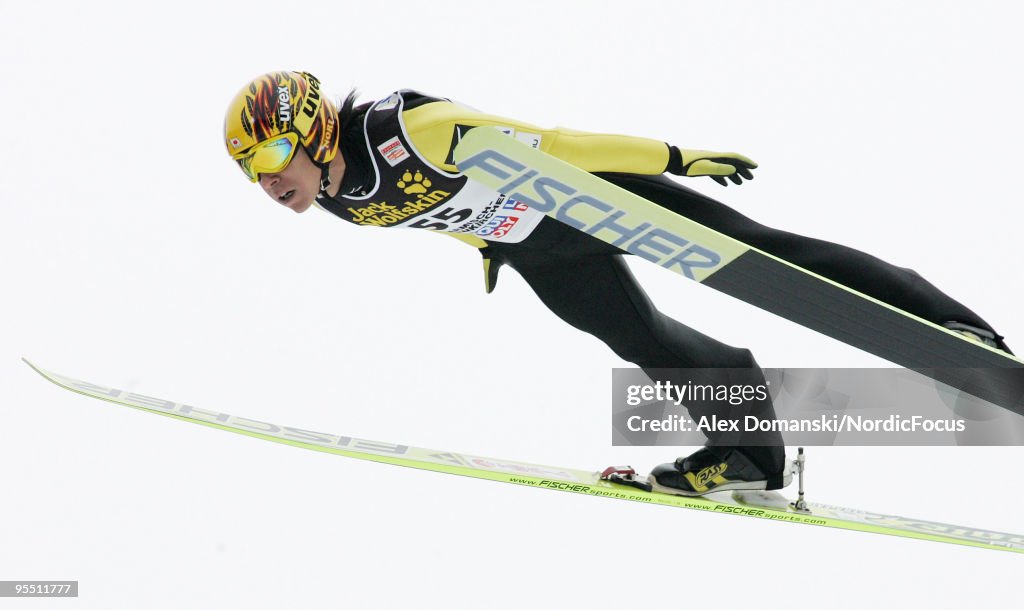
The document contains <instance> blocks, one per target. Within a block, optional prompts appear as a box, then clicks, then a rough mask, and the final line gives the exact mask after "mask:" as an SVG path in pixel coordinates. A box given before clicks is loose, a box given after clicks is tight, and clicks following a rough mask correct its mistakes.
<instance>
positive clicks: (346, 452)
mask: <svg viewBox="0 0 1024 610" xmlns="http://www.w3.org/2000/svg"><path fill="white" fill-rule="evenodd" d="M25 362H26V363H27V364H28V365H29V366H31V367H32V368H33V369H35V371H36V372H38V373H39V374H40V375H42V376H43V377H45V378H46V379H48V380H50V381H52V382H53V383H55V384H57V385H58V386H60V387H62V388H65V389H67V390H71V391H73V392H77V393H79V394H84V395H85V396H90V397H92V398H99V399H101V400H106V401H109V402H112V403H115V404H118V405H123V406H126V407H131V408H133V409H138V410H140V411H148V412H150V413H157V414H159V415H163V416H165V417H171V418H174V419H178V420H181V421H186V422H190V423H194V424H200V425H202V426H207V427H210V428H218V429H220V430H227V431H228V432H235V433H237V434H244V435H246V436H250V437H253V438H258V439H262V440H266V441H272V442H275V443H281V444H284V445H291V446H293V447H302V448H304V449H312V450H314V451H322V452H324V453H333V454H335V455H341V456H345V457H350V458H356V459H360V460H368V461H371V462H382V463H385V464H393V465H396V466H406V467H409V468H416V469H418V470H432V471H435V472H444V473H447V474H457V475H462V476H466V477H472V478H475V479H488V480H491V481H500V482H503V483H514V484H517V485H526V486H529V487H537V488H540V489H549V490H555V491H566V492H571V493H577V494H583V495H587V496H595V497H604V498H615V499H620V500H632V501H634V502H643V503H645V504H661V505H665V506H676V507H680V508H691V509H696V510H702V511H707V512H714V513H721V514H723V515H730V516H746V517H756V518H759V519H766V520H769V521H785V522H790V523H803V524H807V525H819V526H822V527H832V528H839V529H846V530H853V531H859V532H873V533H877V534H888V535H891V536H900V537H903V538H917V539H920V540H933V541H936V542H946V543H951V544H959V545H964V546H973V547H979V548H986V549H994V550H1002V551H1012V552H1016V553H1024V536H1022V535H1018V534H1008V533H1004V532H994V531H989V530H983V529H978V528H972V527H961V526H957V525H949V524H945V523H935V522H931V521H922V520H919V519H906V518H903V517H896V516H891V515H882V514H877V513H871V512H867V511H860V510H851V509H847V508H840V507H837V506H827V505H820V504H808V508H809V512H800V511H795V510H793V509H789V508H782V507H779V508H769V507H764V506H752V505H746V504H742V503H740V502H738V501H736V500H734V499H733V498H732V497H731V496H730V495H729V494H728V493H712V494H709V495H708V496H705V497H683V496H673V495H668V494H662V493H657V492H649V491H643V490H641V489H636V488H632V487H625V486H621V485H616V484H613V483H610V482H608V481H605V480H602V479H601V477H600V475H599V473H597V472H587V471H583V470H574V469H570V468H559V467H555V466H542V465H538V464H528V463H524V462H516V461H512V460H503V459H496V458H487V457H480V456H475V455H467V454H461V453H454V452H451V451H435V450H432V449H421V448H419V447H412V446H409V445H402V444H395V443H383V442H378V441H370V440H365V439H359V438H354V437H351V436H341V435H337V434H328V433H324V432H316V431H313V430H306V429H302V428H294V427H290V426H281V425H278V424H272V423H269V422H265V421H260V420H255V419H250V418H246V417H239V416H236V415H230V414H228V413H220V412H216V411H210V410H207V409H197V408H194V407H191V406H189V405H187V404H183V403H179V402H173V401H170V400H164V399H162V398H154V397H152V396H146V395H144V394H138V393H135V392H127V391H124V390H118V389H115V388H108V387H104V386H100V385H96V384H94V383H89V382H87V381H81V380H78V379H72V378H70V377H65V376H64V375H58V374H56V373H51V372H48V371H45V370H43V369H41V368H39V367H37V366H35V365H34V364H32V363H30V362H28V361H27V360H26V361H25Z"/></svg>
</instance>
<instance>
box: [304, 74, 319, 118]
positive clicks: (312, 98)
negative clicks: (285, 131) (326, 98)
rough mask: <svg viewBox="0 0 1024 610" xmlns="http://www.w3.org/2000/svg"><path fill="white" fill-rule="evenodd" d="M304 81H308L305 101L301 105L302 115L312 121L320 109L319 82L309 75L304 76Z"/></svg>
mask: <svg viewBox="0 0 1024 610" xmlns="http://www.w3.org/2000/svg"><path fill="white" fill-rule="evenodd" d="M306 79H307V80H308V81H309V91H307V92H306V101H305V103H303V104H302V113H303V114H305V115H306V116H307V117H309V118H311V119H312V118H313V117H315V116H316V113H317V110H319V109H320V81H318V80H317V79H315V78H313V76H312V75H310V74H307V75H306Z"/></svg>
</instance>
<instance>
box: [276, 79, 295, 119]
mask: <svg viewBox="0 0 1024 610" xmlns="http://www.w3.org/2000/svg"><path fill="white" fill-rule="evenodd" d="M277 120H278V121H280V122H282V123H288V122H290V121H291V120H292V96H291V94H290V93H289V92H288V87H284V86H279V87H278V88H277Z"/></svg>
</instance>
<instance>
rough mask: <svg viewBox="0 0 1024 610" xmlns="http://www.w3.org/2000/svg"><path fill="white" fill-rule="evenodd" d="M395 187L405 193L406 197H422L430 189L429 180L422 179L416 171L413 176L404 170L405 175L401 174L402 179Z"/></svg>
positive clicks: (421, 175)
mask: <svg viewBox="0 0 1024 610" xmlns="http://www.w3.org/2000/svg"><path fill="white" fill-rule="evenodd" d="M396 185H397V186H398V188H400V189H402V190H403V191H405V194H406V195H423V194H424V193H426V192H427V189H428V188H430V185H431V182H430V178H424V177H423V174H421V173H420V170H416V173H415V174H414V173H412V172H410V171H409V170H405V173H404V174H402V179H401V180H399V181H398V182H397V183H396Z"/></svg>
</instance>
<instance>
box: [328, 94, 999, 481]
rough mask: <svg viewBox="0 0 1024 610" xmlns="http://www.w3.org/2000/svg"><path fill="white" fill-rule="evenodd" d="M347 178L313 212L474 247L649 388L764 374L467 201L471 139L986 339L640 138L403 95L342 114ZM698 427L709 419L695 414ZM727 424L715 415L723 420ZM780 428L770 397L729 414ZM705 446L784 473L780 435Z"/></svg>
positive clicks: (504, 212) (886, 275) (569, 236)
mask: <svg viewBox="0 0 1024 610" xmlns="http://www.w3.org/2000/svg"><path fill="white" fill-rule="evenodd" d="M342 121H343V126H342V138H341V146H342V154H343V156H344V159H345V162H346V172H345V176H344V180H343V184H342V185H341V190H340V191H339V193H338V194H337V195H336V196H334V197H330V196H328V195H327V194H326V192H322V193H321V195H320V197H319V198H318V205H319V206H320V207H322V208H324V209H326V210H327V211H330V212H331V213H333V214H336V215H338V216H340V217H341V218H344V219H345V220H348V221H350V222H355V223H357V224H363V225H370V226H382V227H390V226H402V227H419V228H426V229H429V230H435V231H441V232H446V233H449V234H451V235H453V236H455V237H458V238H459V239H462V240H463V241H466V242H467V243H470V244H471V245H474V246H476V247H477V248H479V249H480V251H481V253H482V254H483V256H484V261H485V276H486V280H487V290H488V291H490V290H491V289H493V287H494V283H495V281H496V279H497V269H498V267H500V266H501V265H502V264H507V265H509V266H510V267H512V268H514V269H515V270H516V271H517V272H518V273H519V274H520V275H521V276H522V277H523V278H524V279H525V280H526V282H527V283H528V284H529V285H530V286H531V287H532V289H533V290H534V291H535V292H536V294H537V296H538V297H540V299H541V301H542V302H543V303H544V304H545V305H546V306H547V307H548V308H549V309H550V310H551V311H553V312H554V313H555V314H556V315H558V316H559V317H560V318H562V319H563V320H565V321H566V322H568V323H569V324H571V325H573V326H574V327H576V328H578V329H580V330H582V331H584V332H587V333H590V334H592V335H594V336H596V337H597V338H599V339H601V340H602V341H603V342H605V343H606V344H607V345H608V347H610V348H611V349H612V350H613V351H614V352H615V353H616V354H618V355H619V356H620V357H621V358H622V359H624V360H626V361H628V362H632V363H634V364H636V365H637V366H639V367H641V368H643V369H644V370H645V371H647V372H648V374H650V375H651V376H652V378H654V379H656V380H663V381H669V382H672V381H674V380H673V374H672V370H673V369H681V368H721V369H746V370H747V371H749V375H748V376H747V378H746V379H736V378H735V377H732V378H731V382H733V383H736V382H740V383H749V384H751V385H758V384H760V383H763V374H762V373H761V371H760V368H759V367H758V365H757V362H756V361H755V360H754V357H753V356H752V354H751V353H750V351H749V350H747V349H743V348H738V347H733V346H730V345H726V344H724V343H722V342H720V341H717V340H715V339H713V338H711V337H709V336H707V335H704V334H702V333H700V332H698V331H696V330H694V329H692V328H689V327H687V326H685V325H683V324H681V323H680V322H678V321H676V320H674V319H672V318H669V317H668V316H666V315H664V314H662V313H660V312H659V311H658V310H657V309H656V308H655V306H654V305H653V304H652V303H651V301H650V299H649V298H648V297H647V295H646V294H645V293H644V291H643V289H642V288H641V287H640V285H639V284H638V283H637V281H636V279H635V278H634V276H633V275H632V274H631V273H630V271H629V268H628V267H627V266H626V264H625V262H624V261H623V252H622V251H621V250H619V249H617V248H615V247H613V246H611V245H609V244H607V243H605V242H602V241H600V240H598V239H596V238H594V237H591V236H589V235H586V234H584V233H582V232H579V231H577V230H575V229H573V228H571V227H568V226H566V225H564V224H562V223H560V222H558V221H556V220H554V219H551V218H548V217H546V216H544V215H543V214H539V213H534V214H533V215H531V214H530V211H529V210H524V209H523V208H524V206H521V205H518V204H517V202H514V201H509V200H506V199H505V198H504V197H503V196H502V195H499V194H496V193H488V192H486V191H479V189H478V190H474V189H475V188H476V186H475V185H474V183H471V182H469V181H468V180H467V178H466V177H465V176H463V175H461V174H459V173H458V169H457V168H456V167H455V165H454V164H453V163H452V151H453V149H454V147H455V145H456V144H457V143H458V141H459V138H460V137H461V135H462V134H464V133H465V132H466V131H467V130H469V129H473V128H476V127H479V126H494V127H498V128H499V129H502V130H503V131H505V132H506V133H507V134H508V135H509V136H510V137H515V138H517V139H520V140H522V141H524V142H527V143H528V144H530V145H532V146H534V147H536V148H540V149H541V150H542V151H544V152H546V153H548V154H550V155H553V156H555V157H558V158H560V159H563V160H565V161H567V162H569V163H571V164H573V165H575V166H577V167H579V168H581V169H584V170H587V171H589V172H592V173H594V174H597V175H599V176H601V177H602V178H604V179H606V180H608V181H610V182H612V183H614V184H616V185H618V186H620V187H623V188H625V189H627V190H629V191H631V192H633V193H636V194H637V195H640V196H641V197H644V198H646V199H648V200H650V201H653V202H655V203H657V204H659V205H661V206H664V207H665V208H668V209H670V210H672V211H674V212H676V213H678V214H681V215H683V216H685V217H687V218H690V219H692V220H694V221H696V222H699V223H701V224H703V225H706V226H708V227H711V228H713V229H715V230H717V231H720V232H722V233H724V234H726V235H729V236H731V237H733V238H735V239H738V240H739V241H742V242H744V243H746V244H748V245H751V246H754V247H757V248H760V249H761V250H764V251H766V252H768V253H770V254H773V255H775V256H778V257H780V258H782V259H784V260H786V261H789V262H791V263H793V264H796V265H798V266H800V267H803V268H805V269H808V270H810V271H813V272H815V273H818V274H820V275H822V276H825V277H827V278H829V279H832V280H833V281H836V282H839V283H841V284H843V285H845V286H848V287H850V288H853V289H854V290H857V291H859V292H862V293H864V294H867V295H870V296H872V297H875V298H877V299H879V300H881V301H884V302H886V303H889V304H891V305H893V306H895V307H898V308H900V309H903V310H905V311H907V312H910V313H913V314H915V315H917V316H919V317H922V318H924V319H926V320H929V321H932V322H936V323H939V324H941V323H944V322H947V321H959V322H963V323H966V324H970V325H972V326H976V327H979V328H983V329H987V330H991V327H990V326H989V325H988V324H986V323H985V321H984V320H982V319H981V318H980V317H978V316H977V315H976V314H975V313H973V312H972V311H970V310H969V309H967V308H966V307H964V306H963V305H961V304H960V303H958V302H956V301H954V300H953V299H951V298H950V297H948V296H947V295H945V294H943V293H942V292H941V291H939V290H938V289H937V288H935V287H934V286H933V285H932V284H930V283H928V282H927V281H925V280H924V279H923V278H922V277H921V276H919V275H918V274H917V273H915V272H914V271H912V270H910V269H904V268H900V267H896V266H894V265H891V264H889V263H886V262H884V261H881V260H879V259H877V258H875V257H872V256H870V255H867V254H864V253H862V252H859V251H856V250H853V249H851V248H847V247H845V246H840V245H836V244H833V243H829V242H825V241H821V240H817V239H811V238H807V237H803V236H800V235H795V234H792V233H787V232H784V231H778V230H775V229H771V228H769V227H766V226H763V225H761V224H758V223H756V222H754V221H753V220H751V219H749V218H746V217H745V216H743V215H741V214H739V213H738V212H736V211H734V210H732V209H730V208H729V207H727V206H726V205H724V204H722V203H719V202H718V201H715V200H714V199H711V198H710V197H708V196H706V195H703V194H701V193H698V192H696V191H694V190H692V189H690V188H687V187H685V186H682V185H680V184H678V183H677V182H675V181H674V180H672V179H669V178H667V177H665V176H663V175H662V174H664V173H665V172H666V171H667V170H669V169H670V168H671V165H672V164H671V161H672V159H671V157H672V147H671V146H669V145H667V144H666V143H664V142H660V141H657V140H650V139H644V138H636V137H628V136H616V135H604V134H594V133H584V132H579V131H574V130H570V129H565V128H556V129H541V128H539V127H536V126H533V125H529V124H526V123H523V122H520V121H515V120H510V119H506V118H502V117H497V116H492V115H488V114H483V113H481V112H478V111H475V110H472V109H470V108H467V107H465V106H462V105H459V104H456V103H453V102H451V101H449V100H446V99H442V98H436V97H431V96H427V95H423V94H420V93H417V92H414V91H409V90H403V91H399V92H396V93H394V94H392V95H391V96H389V97H387V98H385V99H384V100H380V101H378V102H376V103H373V104H365V105H362V106H360V107H357V108H355V109H352V110H347V111H346V112H344V113H343V118H342ZM694 410H695V409H691V416H693V417H694V418H695V419H696V418H699V417H701V416H702V415H705V414H706V413H699V412H694ZM719 415H720V416H721V413H719ZM743 415H754V416H757V417H760V418H774V417H775V415H774V412H773V409H772V405H771V401H770V399H767V400H763V401H760V402H756V401H755V402H754V403H752V404H745V405H743V406H742V407H740V408H738V409H737V408H734V409H732V410H731V413H730V414H729V415H728V417H742V416H743ZM709 442H710V443H711V444H717V445H730V446H739V447H742V448H743V451H744V453H745V454H747V455H748V457H750V458H751V459H752V460H754V461H755V463H757V464H758V465H759V466H760V467H762V469H763V470H764V471H765V472H778V471H780V470H781V468H782V466H783V463H784V451H783V449H782V444H783V443H782V438H781V436H780V435H779V434H778V433H774V432H773V433H766V432H759V433H745V434H740V435H735V434H733V435H726V434H719V435H714V436H711V437H710V438H709Z"/></svg>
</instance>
